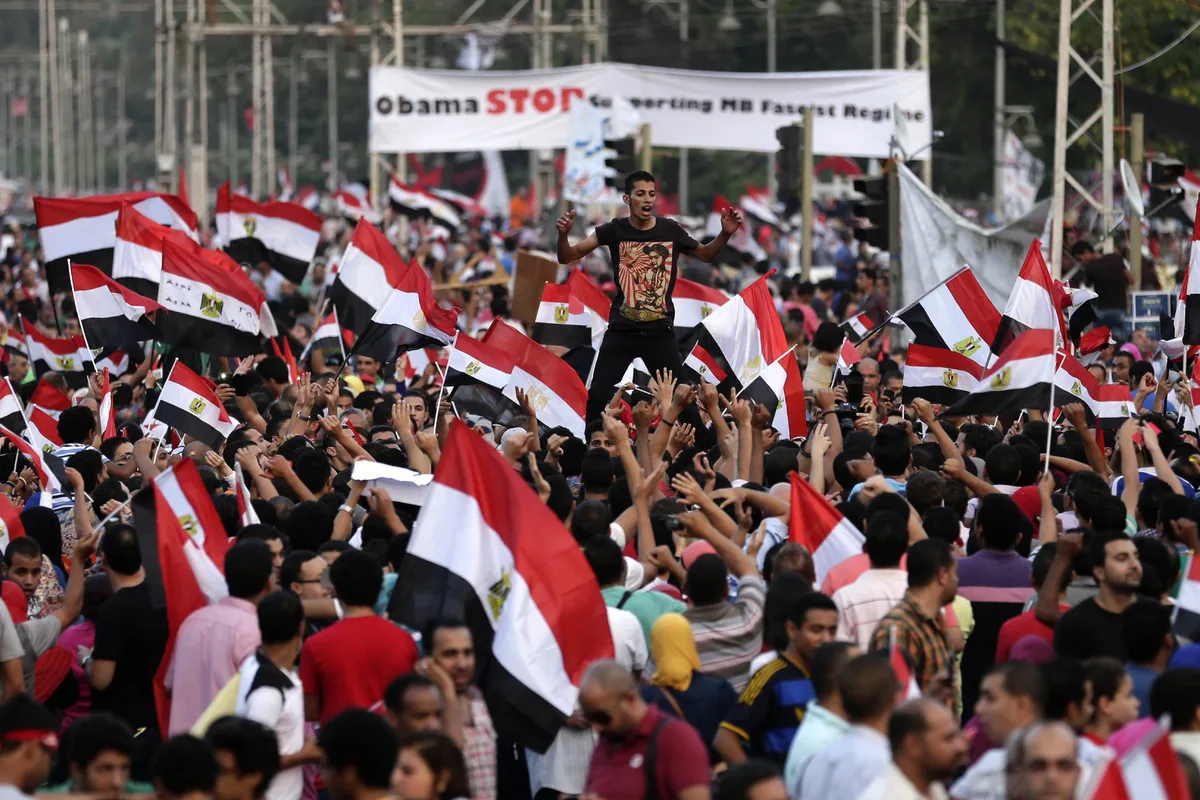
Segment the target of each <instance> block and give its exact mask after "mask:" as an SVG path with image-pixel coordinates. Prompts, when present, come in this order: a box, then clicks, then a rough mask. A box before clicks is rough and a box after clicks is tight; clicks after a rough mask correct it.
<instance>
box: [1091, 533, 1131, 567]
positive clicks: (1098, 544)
mask: <svg viewBox="0 0 1200 800" xmlns="http://www.w3.org/2000/svg"><path fill="white" fill-rule="evenodd" d="M1128 539H1129V535H1128V534H1126V533H1125V532H1124V531H1113V530H1107V531H1096V532H1095V533H1094V534H1092V537H1091V541H1089V542H1087V550H1088V563H1089V564H1091V567H1092V569H1103V568H1104V564H1105V561H1106V560H1107V558H1108V552H1107V551H1108V545H1109V543H1110V542H1119V541H1123V540H1128Z"/></svg>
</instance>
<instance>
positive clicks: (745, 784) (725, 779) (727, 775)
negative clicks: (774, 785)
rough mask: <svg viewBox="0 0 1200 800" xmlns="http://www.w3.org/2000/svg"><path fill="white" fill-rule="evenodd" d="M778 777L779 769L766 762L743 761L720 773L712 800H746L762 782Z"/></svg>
mask: <svg viewBox="0 0 1200 800" xmlns="http://www.w3.org/2000/svg"><path fill="white" fill-rule="evenodd" d="M778 777H779V769H778V768H777V767H776V766H775V765H773V764H768V763H767V762H766V761H758V760H753V761H744V762H742V763H741V764H737V765H735V766H732V767H730V768H729V769H727V770H725V771H724V772H722V773H721V775H720V777H719V778H718V782H717V793H716V794H715V795H714V796H713V800H747V798H749V797H750V794H751V790H752V789H754V787H755V786H757V785H758V784H760V783H762V782H763V781H769V780H771V779H772V778H778Z"/></svg>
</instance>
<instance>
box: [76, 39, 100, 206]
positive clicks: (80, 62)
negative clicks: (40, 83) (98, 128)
mask: <svg viewBox="0 0 1200 800" xmlns="http://www.w3.org/2000/svg"><path fill="white" fill-rule="evenodd" d="M76 51H77V53H78V55H77V56H76V59H77V66H76V72H75V74H76V78H75V107H76V109H77V110H78V114H79V122H78V125H77V126H76V127H77V130H78V131H79V134H78V136H77V137H76V141H75V144H76V145H77V150H78V154H77V156H76V160H77V163H78V168H77V170H76V174H77V178H76V181H75V186H76V189H77V190H78V192H79V194H91V193H92V176H91V153H92V137H93V136H94V135H95V132H94V131H93V129H92V115H91V91H92V87H91V79H92V78H91V64H90V63H89V59H90V56H89V54H88V35H87V31H80V32H79V34H78V47H77V48H76Z"/></svg>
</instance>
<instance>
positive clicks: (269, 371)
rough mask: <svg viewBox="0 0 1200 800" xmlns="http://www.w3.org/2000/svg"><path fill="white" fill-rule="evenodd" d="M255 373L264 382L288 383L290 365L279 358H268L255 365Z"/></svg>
mask: <svg viewBox="0 0 1200 800" xmlns="http://www.w3.org/2000/svg"><path fill="white" fill-rule="evenodd" d="M254 371H255V372H257V373H258V375H259V377H260V378H262V379H263V380H264V381H275V382H276V383H287V382H288V365H287V362H286V361H284V360H283V359H282V358H280V357H279V356H267V357H266V358H264V359H263V360H262V361H260V362H258V364H256V365H255V367H254Z"/></svg>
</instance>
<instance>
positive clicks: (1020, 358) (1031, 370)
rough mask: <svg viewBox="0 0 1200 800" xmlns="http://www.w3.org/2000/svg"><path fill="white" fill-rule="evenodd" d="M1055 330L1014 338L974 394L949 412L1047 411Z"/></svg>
mask: <svg viewBox="0 0 1200 800" xmlns="http://www.w3.org/2000/svg"><path fill="white" fill-rule="evenodd" d="M1057 338H1058V333H1057V331H1055V330H1049V329H1045V328H1035V329H1033V330H1028V331H1025V332H1024V333H1022V334H1021V335H1019V336H1017V338H1015V339H1013V341H1012V343H1011V344H1010V345H1009V346H1008V347H1006V348H1004V353H1003V355H1001V356H1000V357H999V359H998V360H997V361H996V363H995V364H993V365H992V367H991V368H990V369H989V370H988V371H987V372H985V373H983V376H982V377H981V378H980V379H979V383H978V385H977V386H976V387H975V391H973V392H971V394H969V395H968V396H967V397H964V398H963V399H962V400H960V401H959V402H958V403H955V405H954V406H953V408H951V409H950V410H949V411H948V412H947V413H949V414H950V415H952V416H967V415H969V414H988V415H995V414H1002V413H1004V412H1005V411H1022V410H1024V409H1027V408H1047V407H1048V406H1049V405H1050V387H1051V386H1052V385H1053V384H1054V373H1055V372H1056V371H1057V367H1056V363H1055V362H1056V358H1055V352H1056V349H1057V348H1056V346H1055V342H1056V339H1057Z"/></svg>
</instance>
